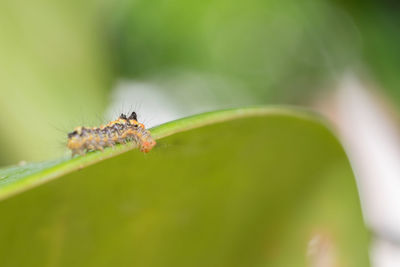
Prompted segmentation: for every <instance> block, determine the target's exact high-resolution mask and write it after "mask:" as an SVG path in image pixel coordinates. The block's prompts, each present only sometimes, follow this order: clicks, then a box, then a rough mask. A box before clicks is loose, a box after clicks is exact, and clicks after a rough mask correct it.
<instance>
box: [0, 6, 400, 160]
mask: <svg viewBox="0 0 400 267" xmlns="http://www.w3.org/2000/svg"><path fill="white" fill-rule="evenodd" d="M398 11H399V4H397V3H396V2H394V1H357V0H351V1H342V0H335V1H334V0H331V1H328V0H313V1H311V0H305V1H295V0H280V1H277V0H268V1H265V0H249V1H232V0H230V1H226V0H214V1H209V0H203V1H185V0H171V1H166V0H146V1H144V0H117V1H106V0H103V1H101V0H93V1H69V0H68V1H67V0H57V1H50V0H34V1H28V2H26V1H22V0H2V1H1V2H0V125H1V131H0V146H1V148H2V149H1V152H0V165H6V164H11V163H17V162H18V161H21V160H25V161H32V160H35V161H37V160H44V159H49V158H54V157H57V156H59V155H61V154H63V153H64V152H65V139H66V133H67V132H68V131H70V130H71V129H73V128H74V127H75V126H78V125H98V124H99V123H101V122H103V121H105V120H106V118H108V117H107V115H106V114H107V110H110V106H112V105H111V103H112V99H113V98H115V97H114V94H115V91H116V88H118V84H120V81H125V82H126V83H128V84H130V83H132V82H140V83H143V84H147V85H149V84H150V85H152V86H153V87H152V90H153V91H154V94H161V95H162V96H165V101H164V102H165V103H157V101H156V100H155V98H153V97H151V96H148V95H141V94H140V93H138V92H137V91H134V90H133V92H134V97H133V101H131V98H129V101H130V103H131V105H132V106H131V107H121V109H130V108H132V107H136V106H140V105H145V106H146V105H148V103H152V104H153V105H156V106H160V109H159V110H157V112H158V111H160V112H159V113H163V112H166V113H167V112H168V108H169V107H170V106H173V109H175V111H174V112H175V114H178V115H179V116H184V115H188V114H192V113H195V112H199V111H205V110H208V109H211V108H223V107H235V106H243V105H248V104H271V103H273V104H281V103H288V104H299V105H308V104H309V103H310V102H312V100H313V99H314V98H315V96H316V95H318V94H319V93H321V91H324V90H329V89H332V88H334V87H335V84H336V83H337V81H338V80H339V79H341V77H342V76H343V74H344V73H346V72H349V71H351V72H353V73H356V74H357V75H359V76H360V77H367V79H368V80H370V81H373V82H374V83H376V84H379V85H380V87H381V88H384V90H385V93H387V94H388V95H389V96H390V97H391V99H392V100H393V102H394V103H400V102H399V100H400V93H399V90H398V87H399V85H398V79H397V70H398V69H399V64H400V63H399V62H400V51H399V49H397V44H398V43H399V40H398V39H399V38H400V34H399V31H400V30H399V29H400V27H399V26H400V25H399V23H400V17H399V16H397V14H398ZM146 88H147V87H146ZM149 90H150V89H149ZM128 91H129V90H128ZM135 94H136V95H135ZM135 96H136V98H135ZM117 98H119V99H121V98H122V99H124V98H127V97H125V96H124V95H122V96H119V97H117ZM132 102H133V103H132ZM168 103H169V106H168ZM115 105H117V106H118V103H117V104H114V106H115ZM111 109H112V107H111ZM139 112H140V108H139ZM151 116H153V117H157V116H158V115H157V113H156V112H155V114H151Z"/></svg>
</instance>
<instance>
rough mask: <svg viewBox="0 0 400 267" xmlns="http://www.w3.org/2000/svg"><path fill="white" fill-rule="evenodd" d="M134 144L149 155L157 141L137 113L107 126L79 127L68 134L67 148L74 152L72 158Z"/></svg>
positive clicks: (118, 119) (122, 116) (121, 117)
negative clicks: (116, 145) (140, 121)
mask: <svg viewBox="0 0 400 267" xmlns="http://www.w3.org/2000/svg"><path fill="white" fill-rule="evenodd" d="M128 142H134V143H136V144H137V145H138V147H139V148H140V151H142V152H144V153H147V152H149V151H150V150H151V149H152V148H153V147H154V146H155V145H156V141H154V139H153V138H152V137H151V134H150V132H149V131H148V130H147V129H146V128H145V126H144V125H143V124H142V123H139V122H138V121H137V115H136V113H135V112H132V114H131V115H130V116H129V117H127V116H126V115H125V114H121V115H120V116H119V117H118V118H117V119H116V120H114V121H111V122H109V123H108V124H107V125H104V126H100V127H94V128H88V127H77V128H75V130H74V131H73V132H71V133H69V134H68V143H67V147H68V148H69V149H70V150H71V151H72V156H74V155H76V154H79V155H84V154H85V153H86V152H89V151H95V150H101V151H102V150H103V149H104V148H105V147H112V146H114V145H115V144H125V143H128Z"/></svg>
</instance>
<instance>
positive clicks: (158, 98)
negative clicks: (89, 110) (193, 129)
mask: <svg viewBox="0 0 400 267" xmlns="http://www.w3.org/2000/svg"><path fill="white" fill-rule="evenodd" d="M176 106H177V105H175V103H174V101H173V98H172V97H170V96H168V95H167V94H166V93H165V92H164V90H160V88H158V87H157V85H155V84H150V83H144V82H134V81H119V83H118V84H117V86H116V87H115V89H114V91H113V93H112V98H111V105H110V107H109V108H108V109H107V113H106V118H107V120H108V121H111V120H114V119H115V118H117V117H118V116H119V115H120V114H121V113H131V112H132V111H135V112H136V113H137V115H138V120H139V121H140V122H142V123H144V124H145V125H146V127H147V128H151V127H153V126H156V125H159V124H162V123H165V122H168V121H172V120H176V119H178V118H181V117H182V116H183V114H182V113H181V112H179V111H178V109H177V108H175V107H176Z"/></svg>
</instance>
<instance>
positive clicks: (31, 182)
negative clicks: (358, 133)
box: [0, 107, 369, 267]
mask: <svg viewBox="0 0 400 267" xmlns="http://www.w3.org/2000/svg"><path fill="white" fill-rule="evenodd" d="M152 133H153V135H154V137H155V138H156V139H157V142H158V144H157V146H156V147H155V148H154V149H153V150H152V151H151V152H150V153H149V154H142V153H140V152H139V151H138V150H137V149H132V148H133V147H132V146H129V145H128V146H118V147H116V148H114V149H107V150H106V151H105V152H103V153H101V152H94V153H89V154H88V155H86V156H84V157H76V158H73V159H61V160H59V161H55V162H48V163H42V164H27V165H25V166H22V167H12V168H8V169H4V170H2V171H0V197H2V198H3V200H2V201H1V202H0V214H1V220H0V266H96V267H97V266H282V267H283V266H318V265H312V264H317V263H316V262H317V261H318V260H321V259H322V260H324V259H325V260H327V259H328V262H329V261H330V262H331V263H332V264H334V265H332V266H363V267H364V266H368V265H369V263H368V255H367V251H368V233H367V231H366V229H365V227H364V224H363V220H362V216H361V210H360V205H359V200H358V195H357V190H356V185H355V181H354V177H353V174H352V171H351V167H350V165H349V162H348V160H347V158H346V155H345V153H344V151H343V149H342V147H341V145H340V144H339V142H338V141H337V139H336V138H335V137H334V135H333V134H332V133H331V131H330V130H329V129H328V128H327V127H326V126H324V124H323V122H322V121H321V119H320V118H319V117H316V116H314V115H312V114H310V113H309V112H304V111H301V110H296V109H284V108H273V107H272V108H263V107H255V108H246V109H234V110H225V111H217V112H211V113H205V114H201V115H197V116H193V117H189V118H185V119H181V120H178V121H174V122H170V123H167V124H164V125H161V126H159V127H156V128H154V129H153V130H152ZM56 178H57V179H56ZM50 180H53V181H51V182H50ZM39 184H42V185H41V186H37V185H39ZM28 189H30V190H28ZM25 190H27V191H26V192H24V193H20V194H16V193H18V192H22V191H25ZM12 195H14V196H12ZM309 261H312V262H311V263H310V262H309ZM313 262H314V263H313Z"/></svg>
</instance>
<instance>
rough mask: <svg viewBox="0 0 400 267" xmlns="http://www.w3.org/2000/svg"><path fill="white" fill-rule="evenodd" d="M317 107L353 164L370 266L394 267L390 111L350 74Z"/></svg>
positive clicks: (398, 249) (398, 233) (399, 261)
mask: <svg viewBox="0 0 400 267" xmlns="http://www.w3.org/2000/svg"><path fill="white" fill-rule="evenodd" d="M321 104H322V105H321ZM318 106H319V107H320V108H319V109H320V110H321V111H322V112H323V113H324V114H325V115H326V116H327V117H328V118H330V120H331V121H333V123H334V124H335V126H336V128H337V130H338V134H339V137H340V139H341V140H342V143H343V144H344V147H345V150H346V152H347V154H348V156H349V158H350V161H351V164H352V166H353V170H354V173H355V175H356V179H357V183H358V187H359V192H360V197H361V204H362V207H363V212H364V218H365V220H366V223H367V225H368V227H369V228H370V229H371V230H372V233H373V236H374V238H373V243H372V244H371V253H370V254H371V263H372V266H374V267H399V266H400V132H399V128H398V124H397V122H396V121H395V118H396V117H395V115H394V112H393V113H392V112H390V109H389V108H388V105H387V103H386V102H385V101H383V98H381V97H379V96H378V94H377V92H374V91H372V90H371V89H369V88H368V89H367V88H366V87H365V86H364V85H363V83H362V82H361V81H360V80H359V79H358V78H357V77H356V76H354V75H347V76H345V77H344V79H343V80H342V81H341V83H340V84H339V88H338V90H336V91H335V93H334V94H333V95H330V96H329V98H328V101H323V103H319V105H318Z"/></svg>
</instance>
